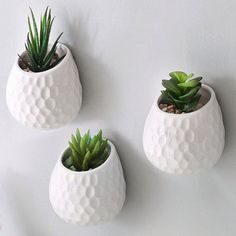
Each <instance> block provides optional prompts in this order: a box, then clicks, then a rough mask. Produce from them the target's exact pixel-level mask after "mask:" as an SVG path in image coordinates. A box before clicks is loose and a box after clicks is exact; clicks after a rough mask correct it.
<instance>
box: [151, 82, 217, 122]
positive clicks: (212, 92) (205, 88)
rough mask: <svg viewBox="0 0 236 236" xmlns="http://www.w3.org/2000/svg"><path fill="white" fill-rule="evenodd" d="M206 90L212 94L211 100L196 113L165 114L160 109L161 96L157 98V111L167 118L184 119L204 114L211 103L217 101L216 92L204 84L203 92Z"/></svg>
mask: <svg viewBox="0 0 236 236" xmlns="http://www.w3.org/2000/svg"><path fill="white" fill-rule="evenodd" d="M202 89H204V90H206V91H207V92H209V94H210V98H209V100H208V101H207V102H206V103H205V104H204V105H203V106H202V107H201V108H199V109H198V110H196V111H193V112H188V113H183V114H174V113H168V112H165V111H162V110H161V109H160V108H159V100H160V98H161V96H162V95H160V96H159V97H157V99H155V107H156V108H157V109H156V110H157V111H158V112H159V113H161V114H162V115H167V116H173V117H183V116H185V117H186V116H193V115H195V114H196V113H199V112H202V111H204V110H207V109H208V107H209V106H210V105H211V103H212V102H213V100H214V99H215V97H216V95H215V92H214V90H213V89H212V88H211V87H210V86H209V85H207V84H202V87H201V90H202Z"/></svg>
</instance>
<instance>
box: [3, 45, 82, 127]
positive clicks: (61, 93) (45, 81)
mask: <svg viewBox="0 0 236 236" xmlns="http://www.w3.org/2000/svg"><path fill="white" fill-rule="evenodd" d="M57 53H58V55H59V56H61V55H64V54H66V56H65V57H64V59H63V60H62V61H61V62H60V63H59V64H58V65H56V66H55V67H53V68H52V69H49V70H47V71H43V72H36V73H35V72H26V71H24V70H22V69H21V68H20V66H19V63H18V58H17V59H16V61H15V63H14V65H13V67H12V70H11V72H10V75H9V78H8V83H7V89H6V101H7V105H8V108H9V111H10V113H11V114H12V116H13V117H14V118H15V119H16V120H17V121H19V122H20V123H22V124H24V125H26V126H28V127H32V128H38V129H49V128H57V127H61V126H63V125H65V124H67V123H68V122H70V121H71V120H73V119H74V118H75V117H76V115H77V113H78V112H79V110H80V107H81V103H82V87H81V83H80V79H79V73H78V69H77V66H76V64H75V62H74V59H73V57H72V55H71V52H70V50H69V48H68V47H66V46H65V45H63V44H59V45H58V47H57Z"/></svg>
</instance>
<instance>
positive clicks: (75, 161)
mask: <svg viewBox="0 0 236 236" xmlns="http://www.w3.org/2000/svg"><path fill="white" fill-rule="evenodd" d="M110 151H111V147H110V145H109V143H108V140H107V139H103V137H102V130H100V131H99V132H98V134H97V135H94V136H93V137H91V135H90V132H89V130H88V132H87V133H86V134H84V136H83V137H81V135H80V131H79V129H77V130H76V134H75V135H73V134H72V135H71V141H69V148H68V149H67V150H66V151H65V152H64V156H63V158H62V161H63V164H64V166H66V167H67V168H69V169H71V170H74V171H87V170H89V169H95V168H96V167H98V166H100V165H101V164H103V163H104V162H105V161H106V159H107V158H108V156H109V155H110Z"/></svg>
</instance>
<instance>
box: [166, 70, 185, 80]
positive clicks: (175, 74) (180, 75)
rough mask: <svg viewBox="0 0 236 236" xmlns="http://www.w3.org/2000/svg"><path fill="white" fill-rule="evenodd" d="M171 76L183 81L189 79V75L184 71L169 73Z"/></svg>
mask: <svg viewBox="0 0 236 236" xmlns="http://www.w3.org/2000/svg"><path fill="white" fill-rule="evenodd" d="M169 76H170V77H171V78H173V79H175V80H177V81H178V82H180V83H182V82H185V81H186V80H187V77H188V75H187V74H186V73H184V72H183V71H173V72H170V73H169Z"/></svg>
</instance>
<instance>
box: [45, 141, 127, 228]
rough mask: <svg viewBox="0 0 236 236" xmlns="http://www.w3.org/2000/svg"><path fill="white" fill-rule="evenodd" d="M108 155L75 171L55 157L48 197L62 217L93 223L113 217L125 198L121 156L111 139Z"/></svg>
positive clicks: (84, 223) (106, 220) (79, 222)
mask: <svg viewBox="0 0 236 236" xmlns="http://www.w3.org/2000/svg"><path fill="white" fill-rule="evenodd" d="M109 144H110V146H111V153H110V156H109V157H108V159H107V160H106V161H105V162H104V163H103V164H102V165H101V166H99V167H97V168H96V169H93V170H89V171H83V172H76V171H71V170H69V169H67V168H65V167H64V166H63V164H62V162H61V158H60V159H59V160H58V162H57V164H56V166H55V168H54V170H53V173H52V176H51V180H50V184H49V198H50V202H51V205H52V207H53V209H54V211H55V212H56V214H57V215H58V216H59V217H60V218H62V219H63V220H64V221H66V222H68V223H72V224H80V225H96V224H101V223H105V222H108V221H110V220H112V219H113V218H114V217H115V216H116V215H117V214H118V213H119V212H120V210H121V208H122V206H123V204H124V201H125V191H126V185H125V180H124V175H123V170H122V166H121V163H120V159H119V157H118V154H117V152H116V149H115V147H114V146H113V144H112V143H109Z"/></svg>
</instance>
